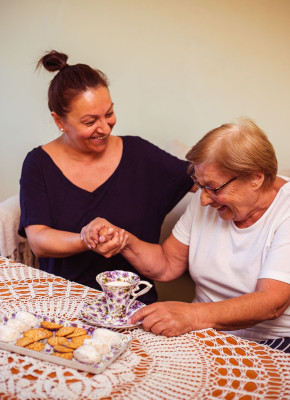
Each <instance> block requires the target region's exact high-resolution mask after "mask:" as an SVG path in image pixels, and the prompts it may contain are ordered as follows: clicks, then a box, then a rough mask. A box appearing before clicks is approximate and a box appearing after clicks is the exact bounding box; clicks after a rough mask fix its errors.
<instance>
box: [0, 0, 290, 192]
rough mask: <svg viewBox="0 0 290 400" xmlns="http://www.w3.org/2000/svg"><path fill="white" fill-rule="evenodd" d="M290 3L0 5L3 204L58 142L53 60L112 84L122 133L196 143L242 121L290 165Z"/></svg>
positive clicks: (198, 0)
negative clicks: (25, 166) (39, 65)
mask: <svg viewBox="0 0 290 400" xmlns="http://www.w3.org/2000/svg"><path fill="white" fill-rule="evenodd" d="M289 18H290V1H289V0H142V1H141V0H102V1H100V0H0V41H1V53H0V59H1V62H0V68H1V74H0V113H1V114H0V117H1V118H0V135H1V146H0V174H1V175H0V185H1V189H0V200H3V199H5V198H6V197H8V196H10V195H12V194H15V193H17V192H18V180H19V175H20V170H21V165H22V162H23V159H24V157H25V155H26V153H27V152H28V151H29V150H30V149H32V148H33V147H35V146H38V145H39V144H42V143H44V142H47V141H50V140H51V139H53V138H54V137H55V136H56V135H57V134H58V132H57V130H56V128H55V126H54V125H53V123H52V121H51V117H50V115H49V112H48V108H47V104H46V102H47V99H46V92H47V85H48V82H49V81H50V79H51V78H52V76H53V75H52V74H49V73H48V72H46V71H37V72H35V71H34V69H35V65H36V62H37V60H38V59H39V58H40V56H42V55H43V53H44V52H45V51H46V50H50V49H57V50H60V51H63V52H66V53H67V54H69V55H70V59H69V62H70V63H77V62H82V63H88V64H90V65H91V66H94V67H97V68H99V69H101V70H103V71H104V72H105V73H106V74H107V75H108V77H109V79H110V81H111V94H112V97H113V101H114V102H115V109H116V112H117V117H118V123H117V125H116V127H115V131H114V132H115V134H132V135H139V136H142V137H144V138H146V139H148V140H150V141H152V142H154V143H156V144H157V145H159V146H161V147H165V146H166V143H167V142H168V141H170V140H172V139H175V138H177V139H178V140H180V141H181V142H184V143H185V144H186V145H192V144H194V143H195V142H196V141H197V140H198V139H199V138H200V137H201V136H202V135H203V134H204V133H205V132H206V131H208V130H209V129H211V128H213V127H216V126H217V125H219V124H221V123H223V122H228V121H231V120H233V119H234V118H236V117H238V116H240V115H248V116H250V117H252V118H253V119H254V120H255V121H256V122H257V123H258V124H259V125H260V126H261V127H262V128H263V129H264V130H265V131H266V132H267V133H268V135H269V137H270V139H271V141H272V142H273V144H274V146H275V148H276V151H277V155H278V160H279V163H280V167H281V168H282V167H286V166H287V165H289V164H290V162H289V150H290V149H289V131H290V113H289V105H290V73H289V71H290V52H289V39H290V24H289Z"/></svg>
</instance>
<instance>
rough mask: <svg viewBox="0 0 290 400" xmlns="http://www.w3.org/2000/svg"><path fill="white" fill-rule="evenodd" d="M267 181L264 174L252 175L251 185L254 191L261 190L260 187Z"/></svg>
mask: <svg viewBox="0 0 290 400" xmlns="http://www.w3.org/2000/svg"><path fill="white" fill-rule="evenodd" d="M264 180H265V175H264V174H263V172H256V173H255V174H253V175H252V178H251V184H252V187H253V189H254V190H258V189H260V187H261V186H262V185H263V183H264Z"/></svg>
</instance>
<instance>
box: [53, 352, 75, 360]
mask: <svg viewBox="0 0 290 400" xmlns="http://www.w3.org/2000/svg"><path fill="white" fill-rule="evenodd" d="M51 355H52V356H57V357H61V358H65V359H67V360H72V358H73V353H52V354H51Z"/></svg>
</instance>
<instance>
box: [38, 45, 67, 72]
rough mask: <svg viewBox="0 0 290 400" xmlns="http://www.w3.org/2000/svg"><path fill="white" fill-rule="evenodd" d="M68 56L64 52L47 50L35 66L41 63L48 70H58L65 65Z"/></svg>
mask: <svg viewBox="0 0 290 400" xmlns="http://www.w3.org/2000/svg"><path fill="white" fill-rule="evenodd" d="M67 59H68V56H67V55H66V54H64V53H59V52H58V51H56V50H52V51H50V52H47V54H45V55H44V56H43V57H42V58H41V59H40V60H39V61H38V63H37V67H36V68H38V67H40V66H41V65H42V66H43V67H44V68H45V69H47V70H48V71H50V72H54V71H60V70H61V69H63V68H64V67H66V66H67V65H68V64H67Z"/></svg>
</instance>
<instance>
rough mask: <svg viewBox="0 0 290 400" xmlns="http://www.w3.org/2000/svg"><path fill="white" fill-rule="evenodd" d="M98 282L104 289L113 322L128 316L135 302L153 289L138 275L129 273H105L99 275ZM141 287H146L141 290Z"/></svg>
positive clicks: (116, 271)
mask: <svg viewBox="0 0 290 400" xmlns="http://www.w3.org/2000/svg"><path fill="white" fill-rule="evenodd" d="M96 280H97V282H98V284H99V285H100V286H101V288H102V289H103V292H104V294H105V297H106V303H107V308H108V313H109V314H110V316H111V318H112V320H117V319H119V318H122V317H124V316H126V314H127V313H128V311H129V309H130V306H131V304H132V303H133V302H134V300H135V299H136V298H137V297H138V296H141V295H142V294H145V293H147V292H148V291H149V290H150V289H151V288H152V285H151V283H149V282H147V281H141V280H140V277H139V276H138V275H137V274H134V273H133V272H129V271H122V270H115V271H104V272H101V273H100V274H98V275H97V277H96ZM140 285H145V286H146V287H145V288H144V289H141V290H140V288H139V286H140ZM138 290H140V291H139V292H138ZM131 296H132V297H131Z"/></svg>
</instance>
